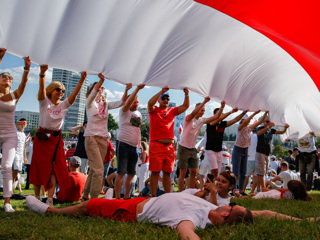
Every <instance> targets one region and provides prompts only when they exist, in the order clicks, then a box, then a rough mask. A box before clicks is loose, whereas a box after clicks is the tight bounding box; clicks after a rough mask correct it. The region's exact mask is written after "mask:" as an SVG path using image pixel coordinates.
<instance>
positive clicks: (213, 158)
mask: <svg viewBox="0 0 320 240" xmlns="http://www.w3.org/2000/svg"><path fill="white" fill-rule="evenodd" d="M221 165H222V152H214V151H211V150H206V153H205V156H204V159H203V161H202V162H201V166H200V171H199V173H200V174H201V175H206V173H207V172H210V171H208V170H213V169H218V172H219V171H220V169H221Z"/></svg>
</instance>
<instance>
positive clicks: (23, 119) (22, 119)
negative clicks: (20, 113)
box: [18, 118, 27, 122]
mask: <svg viewBox="0 0 320 240" xmlns="http://www.w3.org/2000/svg"><path fill="white" fill-rule="evenodd" d="M18 121H19V122H20V121H27V119H25V118H20V119H19V120H18Z"/></svg>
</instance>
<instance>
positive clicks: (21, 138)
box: [16, 130, 27, 157]
mask: <svg viewBox="0 0 320 240" xmlns="http://www.w3.org/2000/svg"><path fill="white" fill-rule="evenodd" d="M17 135H18V145H17V150H16V154H17V155H19V156H21V157H23V154H24V146H25V143H26V138H27V137H26V134H25V133H24V132H20V131H18V130H17Z"/></svg>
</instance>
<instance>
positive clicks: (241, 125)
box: [238, 110, 260, 131]
mask: <svg viewBox="0 0 320 240" xmlns="http://www.w3.org/2000/svg"><path fill="white" fill-rule="evenodd" d="M259 112H260V110H259V111H255V112H254V113H253V114H251V115H250V116H249V117H248V118H247V119H246V120H244V121H243V122H242V123H241V124H240V125H239V127H238V131H241V129H242V128H244V127H245V126H247V125H248V124H249V123H250V121H251V119H252V118H253V117H254V116H255V115H257V114H258V113H259Z"/></svg>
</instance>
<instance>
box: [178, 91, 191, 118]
mask: <svg viewBox="0 0 320 240" xmlns="http://www.w3.org/2000/svg"><path fill="white" fill-rule="evenodd" d="M183 91H184V102H183V104H182V105H180V106H179V107H178V114H181V113H183V112H184V111H186V110H187V109H188V108H189V105H190V99H189V90H188V88H184V89H183Z"/></svg>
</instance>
